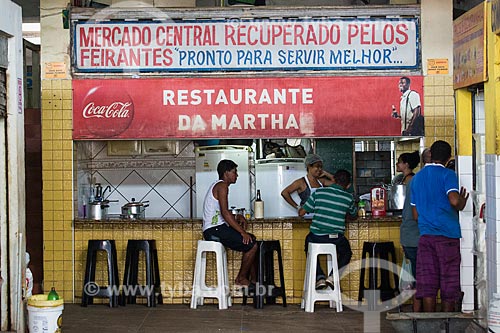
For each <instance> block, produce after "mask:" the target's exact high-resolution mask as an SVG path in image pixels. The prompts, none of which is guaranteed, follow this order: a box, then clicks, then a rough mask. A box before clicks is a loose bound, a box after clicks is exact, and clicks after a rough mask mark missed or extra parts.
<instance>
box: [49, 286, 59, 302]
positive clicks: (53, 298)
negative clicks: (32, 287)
mask: <svg viewBox="0 0 500 333" xmlns="http://www.w3.org/2000/svg"><path fill="white" fill-rule="evenodd" d="M58 299H59V295H58V294H57V291H56V288H54V287H52V289H50V292H49V295H48V297H47V300H49V301H57V300H58Z"/></svg>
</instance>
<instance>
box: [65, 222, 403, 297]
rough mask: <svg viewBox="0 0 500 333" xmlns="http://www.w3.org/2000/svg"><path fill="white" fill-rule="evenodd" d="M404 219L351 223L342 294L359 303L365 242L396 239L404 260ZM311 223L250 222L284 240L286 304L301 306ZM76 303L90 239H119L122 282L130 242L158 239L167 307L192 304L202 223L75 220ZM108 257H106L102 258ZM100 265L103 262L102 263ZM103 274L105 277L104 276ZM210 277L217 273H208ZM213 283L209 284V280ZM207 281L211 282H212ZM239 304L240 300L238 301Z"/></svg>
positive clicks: (231, 255) (236, 260)
mask: <svg viewBox="0 0 500 333" xmlns="http://www.w3.org/2000/svg"><path fill="white" fill-rule="evenodd" d="M400 223H401V217H383V218H373V219H372V218H366V219H358V220H354V221H349V222H348V224H347V231H346V236H347V237H348V239H349V241H350V243H351V247H352V251H353V258H352V260H351V263H352V267H351V270H352V273H351V274H349V275H348V276H346V277H345V278H344V279H343V280H342V281H341V285H342V291H343V292H344V293H346V294H347V295H348V296H349V297H352V298H353V299H357V294H358V286H359V271H358V268H359V267H358V266H359V263H358V262H357V261H358V260H360V259H361V250H362V247H363V242H364V241H378V240H392V241H394V245H395V246H396V252H397V256H398V262H399V261H400V260H401V258H402V251H401V248H400V244H399V226H400ZM309 224H310V221H309V220H304V219H301V218H287V219H262V220H251V221H250V225H249V230H248V231H249V232H251V233H253V234H254V235H255V236H256V237H257V239H264V240H266V239H277V240H280V242H281V249H282V254H283V264H284V268H285V284H286V290H287V301H289V302H290V303H300V299H301V295H302V287H303V283H304V280H303V279H304V269H305V261H306V260H305V259H306V258H305V253H304V239H305V237H306V235H307V233H308V232H309ZM74 230H75V236H74V239H75V242H74V245H75V246H74V249H75V256H74V258H75V259H74V260H75V301H76V302H80V301H81V298H80V297H81V288H82V286H83V276H84V274H85V260H86V253H87V252H86V251H87V241H88V240H89V239H114V240H115V241H116V246H117V255H118V270H119V276H120V281H121V280H122V279H123V269H124V263H125V249H126V246H127V240H129V239H155V240H156V243H157V247H158V259H159V267H160V275H161V281H162V290H163V292H162V293H163V299H164V303H189V302H190V290H191V287H192V281H193V272H194V258H195V254H196V244H197V241H198V240H200V239H202V231H201V220H190V219H173V220H171V219H162V220H160V219H158V220H155V219H148V220H145V221H129V220H108V221H89V220H75V221H74ZM103 258H104V257H103ZM228 261H229V263H228V267H229V280H230V282H231V283H232V281H234V278H235V276H236V274H237V272H238V269H239V267H240V262H241V254H240V253H238V252H234V251H231V250H229V251H228ZM101 262H103V261H102V260H101ZM97 272H98V276H97V277H96V280H97V282H98V283H99V282H100V281H102V284H103V285H105V284H107V283H106V282H105V281H106V280H105V279H106V274H107V273H106V268H105V267H104V264H103V265H102V267H98V269H97ZM99 273H100V274H99ZM208 275H209V276H210V277H211V276H213V275H214V274H210V273H209V274H208ZM208 281H210V280H208ZM208 281H207V282H208ZM235 301H236V302H237V303H238V302H240V301H241V298H236V299H235Z"/></svg>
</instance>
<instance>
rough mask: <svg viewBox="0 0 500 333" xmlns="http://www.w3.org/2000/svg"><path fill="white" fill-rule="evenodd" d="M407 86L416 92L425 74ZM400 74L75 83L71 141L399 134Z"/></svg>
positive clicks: (110, 80) (421, 84) (84, 81)
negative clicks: (394, 111)
mask: <svg viewBox="0 0 500 333" xmlns="http://www.w3.org/2000/svg"><path fill="white" fill-rule="evenodd" d="M410 79H411V89H412V90H414V91H417V92H418V93H420V94H422V91H423V78H422V77H421V76H413V77H410ZM398 82H399V77H309V78H298V77H287V78H285V77H283V78H230V79H225V78H179V79H164V78H163V79H103V80H73V93H74V96H73V103H74V104H73V139H75V140H88V139H160V138H272V137H275V138H276V137H279V138H283V137H290V138H299V137H383V136H399V135H401V120H400V119H394V118H392V117H391V113H392V105H396V106H397V107H398V108H399V105H400V99H401V92H400V91H399V88H398Z"/></svg>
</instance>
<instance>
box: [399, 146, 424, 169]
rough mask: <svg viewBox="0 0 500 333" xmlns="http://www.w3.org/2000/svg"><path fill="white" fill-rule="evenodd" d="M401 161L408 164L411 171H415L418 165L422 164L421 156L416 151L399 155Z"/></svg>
mask: <svg viewBox="0 0 500 333" xmlns="http://www.w3.org/2000/svg"><path fill="white" fill-rule="evenodd" d="M399 159H400V160H401V161H402V162H403V163H408V166H409V167H410V169H412V170H413V169H415V168H416V167H417V165H418V163H419V162H420V154H419V153H418V151H416V150H415V151H414V152H413V153H403V154H401V155H399Z"/></svg>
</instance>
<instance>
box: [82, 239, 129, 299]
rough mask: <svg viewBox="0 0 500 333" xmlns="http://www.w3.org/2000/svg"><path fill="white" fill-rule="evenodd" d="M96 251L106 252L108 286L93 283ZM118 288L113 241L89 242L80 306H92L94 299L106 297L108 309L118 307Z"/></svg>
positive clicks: (93, 240)
mask: <svg viewBox="0 0 500 333" xmlns="http://www.w3.org/2000/svg"><path fill="white" fill-rule="evenodd" d="M97 251H106V254H107V266H108V286H99V285H97V284H96V283H95V272H96V264H97ZM119 286H120V281H119V277H118V263H117V261H116V245H115V241H114V240H109V239H106V240H96V239H92V240H89V242H88V246H87V264H86V267H85V279H84V284H83V292H82V306H87V305H88V304H93V300H94V297H108V298H109V306H110V307H116V306H118V293H119V288H120V287H119Z"/></svg>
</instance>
